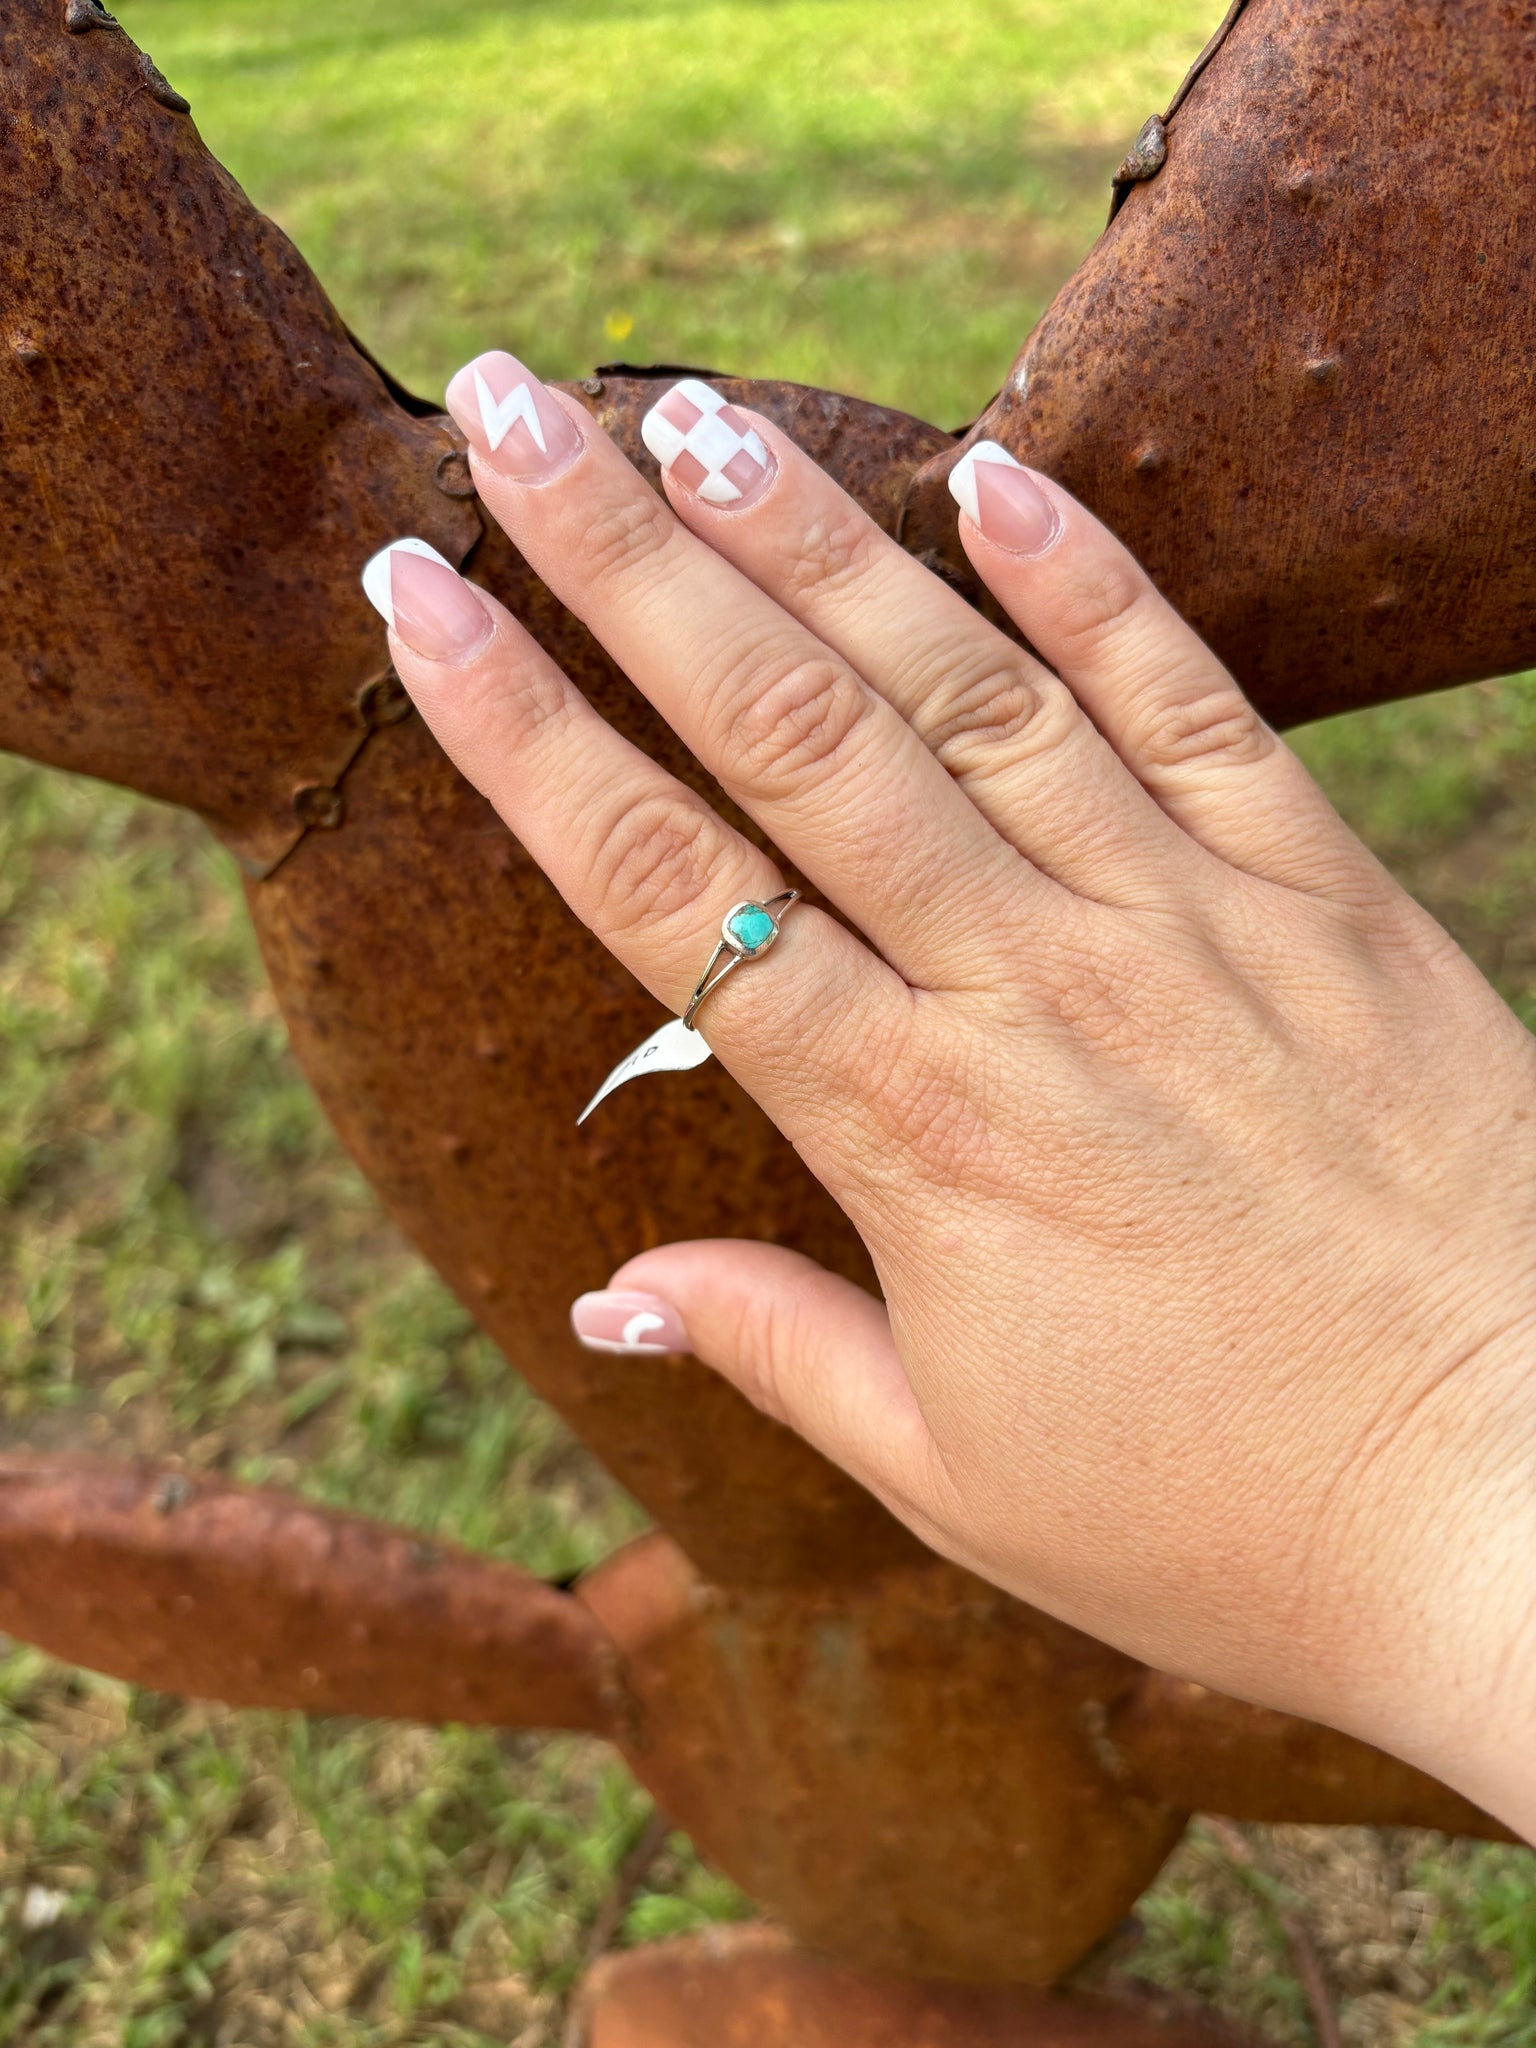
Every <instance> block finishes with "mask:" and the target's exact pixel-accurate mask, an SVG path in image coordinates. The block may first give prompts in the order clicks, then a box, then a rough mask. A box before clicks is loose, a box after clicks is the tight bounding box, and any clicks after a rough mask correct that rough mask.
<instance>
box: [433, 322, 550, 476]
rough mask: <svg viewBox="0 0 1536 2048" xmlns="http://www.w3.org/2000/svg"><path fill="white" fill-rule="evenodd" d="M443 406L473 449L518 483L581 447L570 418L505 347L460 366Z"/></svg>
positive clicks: (543, 473)
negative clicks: (445, 405) (446, 405)
mask: <svg viewBox="0 0 1536 2048" xmlns="http://www.w3.org/2000/svg"><path fill="white" fill-rule="evenodd" d="M448 410H449V412H450V413H452V415H453V417H454V420H455V421H456V422H457V424H458V427H459V429H460V431H461V432H462V433H463V434H464V436H465V438H466V439H467V440H468V441H469V443H470V445H471V446H472V447H473V448H474V450H475V452H476V453H477V454H478V455H480V456H481V457H482V458H483V459H484V460H485V461H486V462H487V463H489V464H490V466H491V468H492V469H494V470H497V471H498V472H499V473H500V474H501V475H502V476H509V477H513V478H515V479H516V480H517V481H518V482H519V483H543V482H544V481H545V480H546V479H548V478H549V477H552V476H556V475H558V474H559V472H560V471H561V470H562V469H564V468H565V467H566V466H567V465H568V464H569V463H570V462H571V461H572V460H573V459H574V458H575V455H576V453H577V450H578V449H579V448H580V447H581V435H580V433H579V432H578V431H577V428H576V423H575V421H574V420H573V419H571V417H570V415H569V414H568V413H565V412H563V411H562V410H561V409H560V407H559V406H558V405H557V404H556V403H555V400H554V398H553V397H552V396H551V394H550V393H549V392H547V391H546V390H545V389H544V386H543V385H542V384H541V383H540V382H539V380H538V378H537V377H535V376H534V374H533V372H532V370H528V369H525V368H524V367H523V365H522V364H521V363H520V362H519V361H518V360H517V357H516V356H509V355H508V354H507V353H506V351H505V349H499V348H493V349H492V350H491V352H490V353H489V355H483V356H476V358H475V360H474V361H473V362H472V363H466V364H465V365H464V367H463V369H462V370H460V371H459V373H458V375H457V376H456V377H455V378H454V380H453V382H452V383H451V384H450V385H449V386H448Z"/></svg>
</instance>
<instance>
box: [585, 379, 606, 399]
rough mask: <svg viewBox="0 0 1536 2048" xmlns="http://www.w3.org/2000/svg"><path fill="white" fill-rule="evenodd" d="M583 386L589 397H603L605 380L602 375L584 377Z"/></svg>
mask: <svg viewBox="0 0 1536 2048" xmlns="http://www.w3.org/2000/svg"><path fill="white" fill-rule="evenodd" d="M581 388H582V390H583V391H585V393H586V394H587V396H588V398H601V397H602V395H603V380H602V378H601V377H583V378H582V380H581Z"/></svg>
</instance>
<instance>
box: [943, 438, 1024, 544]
mask: <svg viewBox="0 0 1536 2048" xmlns="http://www.w3.org/2000/svg"><path fill="white" fill-rule="evenodd" d="M978 462H997V463H1001V464H1002V466H1003V467H1004V468H1005V469H1022V468H1023V467H1024V465H1023V463H1022V462H1019V461H1017V460H1016V459H1015V458H1014V457H1013V456H1012V455H1010V454H1009V453H1008V450H1007V449H1006V448H1002V447H999V446H998V444H997V442H996V441H978V442H977V443H976V444H975V446H974V447H971V448H967V449H966V451H965V453H964V454H963V455H962V456H961V458H960V460H959V461H958V462H957V463H956V464H955V466H954V468H953V469H952V470H951V471H950V472H949V495H950V496H951V497H952V498H953V499H954V501H955V503H956V504H957V505H958V506H959V507H960V510H961V511H962V512H963V513H964V514H965V516H966V518H967V519H969V520H971V521H972V522H973V523H974V524H975V525H977V526H979V525H980V524H981V515H980V513H979V511H978V510H977V502H976V465H977V463H978Z"/></svg>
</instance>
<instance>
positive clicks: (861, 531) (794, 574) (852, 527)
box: [784, 506, 875, 597]
mask: <svg viewBox="0 0 1536 2048" xmlns="http://www.w3.org/2000/svg"><path fill="white" fill-rule="evenodd" d="M874 538H875V536H874V531H873V529H872V528H871V526H870V523H869V521H868V519H866V518H865V516H864V514H863V513H862V512H861V511H859V510H858V508H857V507H856V506H849V507H848V508H847V510H846V511H845V512H842V513H840V514H837V513H829V514H827V515H825V516H823V517H819V518H816V519H813V520H812V522H811V525H810V528H809V530H808V531H807V532H806V533H805V534H804V535H803V536H799V535H797V536H796V547H795V553H794V556H793V559H792V560H791V561H790V563H789V565H788V568H787V569H786V572H785V576H784V588H785V592H786V594H787V595H788V596H790V597H804V596H807V595H809V594H810V593H811V592H815V593H816V594H818V595H823V594H826V593H828V592H832V593H836V592H837V591H839V590H841V589H843V588H845V587H846V586H847V585H849V584H851V583H857V582H858V581H859V579H860V578H861V577H862V576H863V575H864V573H865V571H866V570H867V569H868V568H869V566H870V561H871V558H872V554H873V542H874Z"/></svg>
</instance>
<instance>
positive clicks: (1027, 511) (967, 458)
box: [949, 441, 1061, 555]
mask: <svg viewBox="0 0 1536 2048" xmlns="http://www.w3.org/2000/svg"><path fill="white" fill-rule="evenodd" d="M949 489H950V495H951V497H953V499H954V501H955V503H956V504H957V505H958V506H959V507H960V510H961V511H962V512H964V513H965V515H966V516H967V518H969V519H973V520H974V521H975V522H976V524H977V525H978V526H979V527H980V528H981V530H982V532H983V533H984V534H985V535H986V537H987V539H988V540H989V541H991V542H993V544H994V545H995V546H997V547H1000V548H1006V549H1007V550H1008V552H1009V554H1011V555H1039V554H1043V553H1044V552H1045V550H1046V549H1047V548H1048V547H1049V546H1050V544H1051V542H1052V541H1053V540H1054V539H1055V538H1056V535H1057V534H1058V533H1059V532H1060V530H1061V515H1060V514H1059V513H1058V512H1057V510H1056V507H1055V506H1054V505H1053V504H1052V503H1051V501H1050V499H1049V498H1048V497H1047V496H1046V495H1045V493H1044V491H1042V490H1041V488H1040V486H1039V485H1038V484H1037V483H1036V482H1035V480H1034V478H1033V477H1032V476H1031V475H1030V473H1029V471H1028V470H1027V469H1023V468H1021V467H1020V466H1019V464H1018V463H1017V462H1015V461H1014V459H1013V457H1012V456H1011V455H1010V454H1009V453H1008V450H1007V449H1006V448H999V446H998V445H997V443H996V442H995V441H978V442H977V443H976V445H975V447H974V448H967V450H966V451H965V453H964V455H962V456H961V458H960V460H959V461H958V462H957V463H956V464H955V466H954V468H953V469H952V470H951V471H950V472H949Z"/></svg>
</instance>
